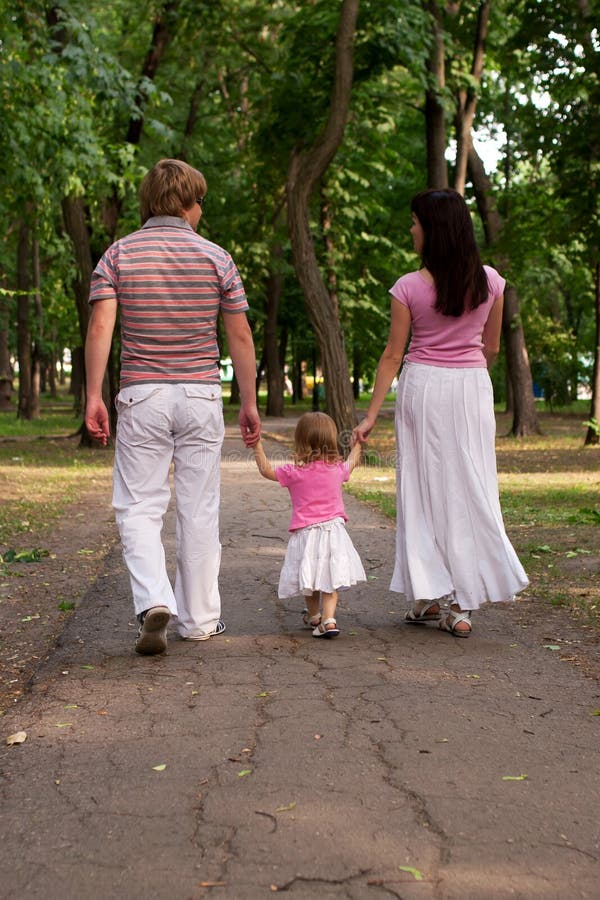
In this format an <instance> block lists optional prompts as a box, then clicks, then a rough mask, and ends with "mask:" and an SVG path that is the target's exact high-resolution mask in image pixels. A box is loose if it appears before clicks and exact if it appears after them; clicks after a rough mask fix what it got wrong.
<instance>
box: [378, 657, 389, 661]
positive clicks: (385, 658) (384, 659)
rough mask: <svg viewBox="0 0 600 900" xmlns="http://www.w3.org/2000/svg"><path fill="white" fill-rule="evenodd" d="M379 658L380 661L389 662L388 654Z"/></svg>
mask: <svg viewBox="0 0 600 900" xmlns="http://www.w3.org/2000/svg"><path fill="white" fill-rule="evenodd" d="M377 660H378V662H387V656H378V657H377Z"/></svg>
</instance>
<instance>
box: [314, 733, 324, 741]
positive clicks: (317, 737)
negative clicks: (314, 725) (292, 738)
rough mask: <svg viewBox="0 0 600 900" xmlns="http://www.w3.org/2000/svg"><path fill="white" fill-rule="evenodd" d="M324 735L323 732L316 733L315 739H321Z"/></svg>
mask: <svg viewBox="0 0 600 900" xmlns="http://www.w3.org/2000/svg"><path fill="white" fill-rule="evenodd" d="M322 737H323V735H322V734H315V741H320V740H321V738H322Z"/></svg>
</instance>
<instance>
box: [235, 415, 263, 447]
mask: <svg viewBox="0 0 600 900" xmlns="http://www.w3.org/2000/svg"><path fill="white" fill-rule="evenodd" d="M238 422H239V426H240V432H241V435H242V440H243V442H244V444H245V445H246V447H254V445H255V444H256V443H257V442H258V441H259V440H260V416H259V414H258V409H257V408H256V405H255V404H252V405H243V406H242V407H241V408H240V414H239V416H238Z"/></svg>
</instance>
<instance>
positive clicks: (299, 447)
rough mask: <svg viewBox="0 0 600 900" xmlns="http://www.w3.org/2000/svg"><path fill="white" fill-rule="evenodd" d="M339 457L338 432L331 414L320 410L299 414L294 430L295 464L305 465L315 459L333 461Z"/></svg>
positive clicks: (336, 460)
mask: <svg viewBox="0 0 600 900" xmlns="http://www.w3.org/2000/svg"><path fill="white" fill-rule="evenodd" d="M341 458H342V457H341V456H340V453H339V450H338V432H337V428H336V424H335V422H334V421H333V419H332V418H331V416H328V415H327V414H326V413H322V412H308V413H304V415H303V416H300V418H299V419H298V424H297V425H296V431H295V432H294V459H295V462H296V465H306V464H307V463H311V462H315V461H316V460H323V461H324V462H328V463H334V462H338V460H340V459H341Z"/></svg>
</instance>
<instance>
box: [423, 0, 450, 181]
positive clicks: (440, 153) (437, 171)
mask: <svg viewBox="0 0 600 900" xmlns="http://www.w3.org/2000/svg"><path fill="white" fill-rule="evenodd" d="M424 5H425V9H426V10H427V11H428V12H429V14H430V15H431V20H432V30H433V41H432V44H431V50H430V52H429V59H428V60H427V82H428V87H427V90H426V92H425V138H426V145H427V187H429V188H438V189H440V190H441V189H443V188H447V187H448V164H447V162H446V119H445V113H444V106H443V104H442V101H441V97H442V96H443V91H444V88H445V86H446V74H445V50H444V37H443V29H442V11H441V9H440V7H439V5H438V3H437V2H436V0H426V3H425V4H424Z"/></svg>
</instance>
